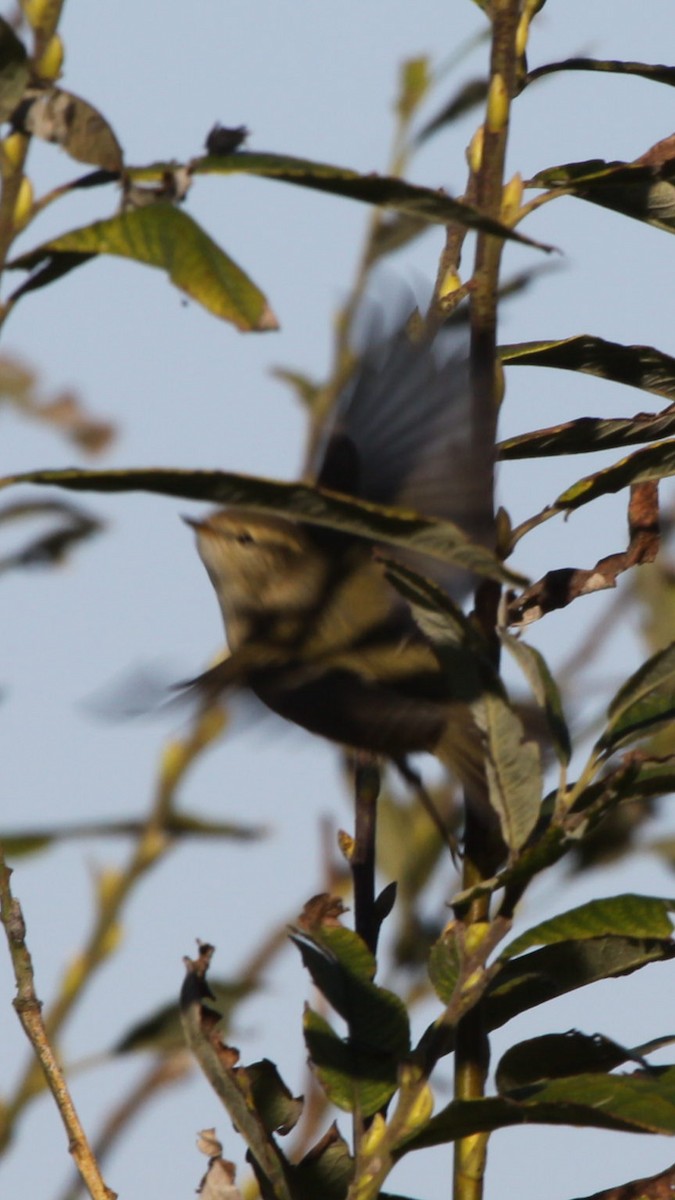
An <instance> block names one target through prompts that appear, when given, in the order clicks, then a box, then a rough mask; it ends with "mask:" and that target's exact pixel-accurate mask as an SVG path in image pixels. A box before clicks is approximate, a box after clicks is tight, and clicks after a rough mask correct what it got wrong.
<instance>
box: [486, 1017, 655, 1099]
mask: <svg viewBox="0 0 675 1200" xmlns="http://www.w3.org/2000/svg"><path fill="white" fill-rule="evenodd" d="M630 1061H632V1062H640V1064H641V1065H642V1066H646V1064H645V1062H644V1059H643V1058H641V1056H640V1055H639V1054H636V1052H635V1051H633V1050H627V1049H626V1048H625V1046H620V1045H619V1044H618V1043H617V1042H613V1041H612V1040H611V1038H606V1037H603V1036H602V1034H599V1033H596V1034H593V1036H589V1035H588V1034H585V1033H579V1031H578V1030H576V1029H570V1030H568V1032H567V1033H548V1034H545V1035H544V1036H543V1037H534V1038H528V1039H527V1040H526V1041H524V1042H518V1044H517V1045H515V1046H511V1048H510V1049H509V1050H507V1051H506V1053H505V1054H503V1055H502V1058H501V1060H500V1062H499V1065H498V1066H497V1070H496V1072H495V1083H496V1085H497V1090H498V1091H499V1092H500V1093H501V1095H512V1094H513V1093H517V1092H518V1091H519V1090H521V1089H522V1088H529V1087H531V1086H532V1085H533V1084H538V1083H541V1082H543V1081H546V1080H550V1079H558V1078H562V1077H569V1076H572V1075H581V1074H583V1073H585V1072H589V1071H593V1072H599V1073H602V1074H605V1073H607V1072H608V1071H613V1070H614V1069H615V1068H616V1067H620V1066H621V1065H622V1063H625V1062H630Z"/></svg>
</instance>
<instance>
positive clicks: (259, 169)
mask: <svg viewBox="0 0 675 1200" xmlns="http://www.w3.org/2000/svg"><path fill="white" fill-rule="evenodd" d="M166 165H168V166H170V165H171V164H166ZM164 167H165V164H153V166H152V167H150V168H146V169H143V168H140V169H138V170H135V171H132V172H131V175H132V177H133V178H138V179H143V178H150V177H156V176H157V175H158V174H160V173H161V172H162V171H163V169H164ZM190 171H191V172H192V173H193V174H195V175H210V174H232V173H235V172H237V173H246V174H248V175H261V176H264V177H265V178H267V179H278V180H279V181H280V182H283V183H292V184H296V185H297V186H299V187H306V188H311V189H312V190H314V191H320V192H329V193H331V194H333V195H336V196H344V197H345V198H347V199H351V200H361V201H363V202H364V203H366V204H375V205H377V206H378V207H380V208H389V209H393V210H394V211H395V212H398V213H402V214H403V215H405V216H410V217H416V218H418V219H420V220H423V221H427V222H429V223H430V224H441V225H447V224H448V223H449V222H455V223H457V224H459V225H463V226H464V227H465V228H467V229H479V230H481V231H482V232H483V233H491V234H494V235H495V236H496V237H503V238H506V239H513V240H515V241H519V242H524V243H525V244H527V245H530V246H538V248H539V249H550V247H546V246H541V245H539V244H538V243H536V242H533V241H532V239H531V238H527V237H524V236H523V235H522V234H519V233H516V231H515V230H514V229H509V227H508V226H506V225H502V224H501V222H499V221H495V220H493V219H492V218H490V217H486V216H483V215H482V214H481V213H480V212H479V211H478V210H477V209H476V208H473V207H472V205H470V204H466V203H463V202H461V201H459V200H453V199H452V197H451V196H448V195H447V194H446V193H445V192H444V191H443V189H433V188H426V187H418V186H417V185H415V184H411V183H406V182H405V180H403V179H397V178H395V177H394V176H388V175H375V174H369V175H361V174H359V172H358V171H352V170H350V169H349V168H347V167H336V166H332V165H329V164H328V163H318V162H311V161H310V160H309V159H303V158H293V157H291V156H289V155H284V154H254V153H250V152H241V151H240V152H239V153H237V154H232V155H230V156H229V157H213V156H211V157H205V158H197V159H194V160H193V161H192V162H191V163H190Z"/></svg>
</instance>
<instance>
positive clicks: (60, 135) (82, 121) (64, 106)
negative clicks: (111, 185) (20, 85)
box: [13, 87, 123, 171]
mask: <svg viewBox="0 0 675 1200" xmlns="http://www.w3.org/2000/svg"><path fill="white" fill-rule="evenodd" d="M13 119H14V124H15V126H16V127H17V128H19V129H21V130H22V131H24V132H25V133H30V134H32V135H33V137H38V138H41V139H42V141H45V142H54V143H56V145H57V146H60V147H61V149H62V150H65V152H66V154H68V155H70V157H71V158H74V159H76V161H77V162H84V163H93V164H94V165H95V166H97V167H101V168H102V169H103V170H104V171H121V169H122V166H123V155H122V147H121V146H120V144H119V142H118V140H117V138H116V137H115V134H114V132H113V130H112V128H111V126H110V125H109V124H108V122H107V121H106V119H105V117H103V116H102V115H101V113H100V112H99V111H98V109H96V108H94V106H93V104H89V102H88V101H87V100H82V99H81V97H80V96H74V95H73V93H72V92H65V91H64V90H63V89H62V88H59V87H49V88H39V89H35V90H32V91H31V92H30V93H29V94H28V95H27V97H26V99H25V101H24V102H23V103H22V104H21V105H20V107H19V109H18V110H17V111H16V113H15V114H14V118H13Z"/></svg>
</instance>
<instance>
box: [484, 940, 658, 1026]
mask: <svg viewBox="0 0 675 1200" xmlns="http://www.w3.org/2000/svg"><path fill="white" fill-rule="evenodd" d="M673 957H675V947H674V946H673V944H672V942H671V941H670V939H669V937H664V938H642V939H640V938H631V937H616V936H610V937H597V938H589V939H588V940H586V941H569V942H558V943H557V944H556V945H551V946H544V947H543V948H542V949H541V950H532V951H530V953H529V954H526V955H524V956H523V957H522V958H516V959H511V960H510V961H508V962H505V963H504V966H503V967H502V969H501V970H500V971H499V974H498V975H497V977H496V979H495V981H494V982H493V983H492V984H490V985H489V986H488V990H487V993H486V996H485V999H484V1001H483V1004H484V1011H485V1021H486V1026H487V1028H488V1029H498V1028H499V1027H500V1026H502V1025H505V1024H506V1022H507V1021H510V1020H511V1019H512V1018H513V1017H515V1016H517V1015H518V1014H519V1013H522V1012H527V1010H528V1009H530V1008H536V1007H537V1006H538V1005H540V1004H545V1003H546V1001H548V1000H553V999H555V997H556V996H564V995H566V994H567V993H568V992H572V991H576V989H577V988H581V987H586V986H587V985H588V984H590V983H596V982H597V981H598V980H600V979H612V978H615V977H616V976H619V975H630V974H632V972H633V971H637V970H639V969H640V968H641V967H644V966H646V965H647V963H652V962H668V961H670V960H671V959H672V958H673Z"/></svg>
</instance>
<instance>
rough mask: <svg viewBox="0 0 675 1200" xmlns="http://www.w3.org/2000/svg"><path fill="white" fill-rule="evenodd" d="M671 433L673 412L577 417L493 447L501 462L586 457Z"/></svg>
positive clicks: (673, 430) (674, 418)
mask: <svg viewBox="0 0 675 1200" xmlns="http://www.w3.org/2000/svg"><path fill="white" fill-rule="evenodd" d="M673 433H675V412H670V411H668V412H664V413H638V414H637V415H636V416H635V417H626V418H618V419H616V420H612V419H607V420H604V419H602V418H600V417H579V418H578V419H577V420H575V421H565V422H563V423H562V424H561V425H552V426H550V427H549V428H548V429H535V430H534V431H533V432H532V433H524V434H521V435H519V436H518V437H513V438H509V439H508V440H507V441H505V442H502V443H501V445H499V446H498V447H497V453H498V455H499V457H500V458H501V459H505V460H506V459H514V458H515V459H519V458H544V457H547V456H549V455H556V454H590V453H592V451H594V450H615V449H620V448H622V447H623V446H632V445H634V444H635V443H636V442H654V441H658V440H659V439H661V438H666V437H670V436H671V435H672V434H673Z"/></svg>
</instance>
